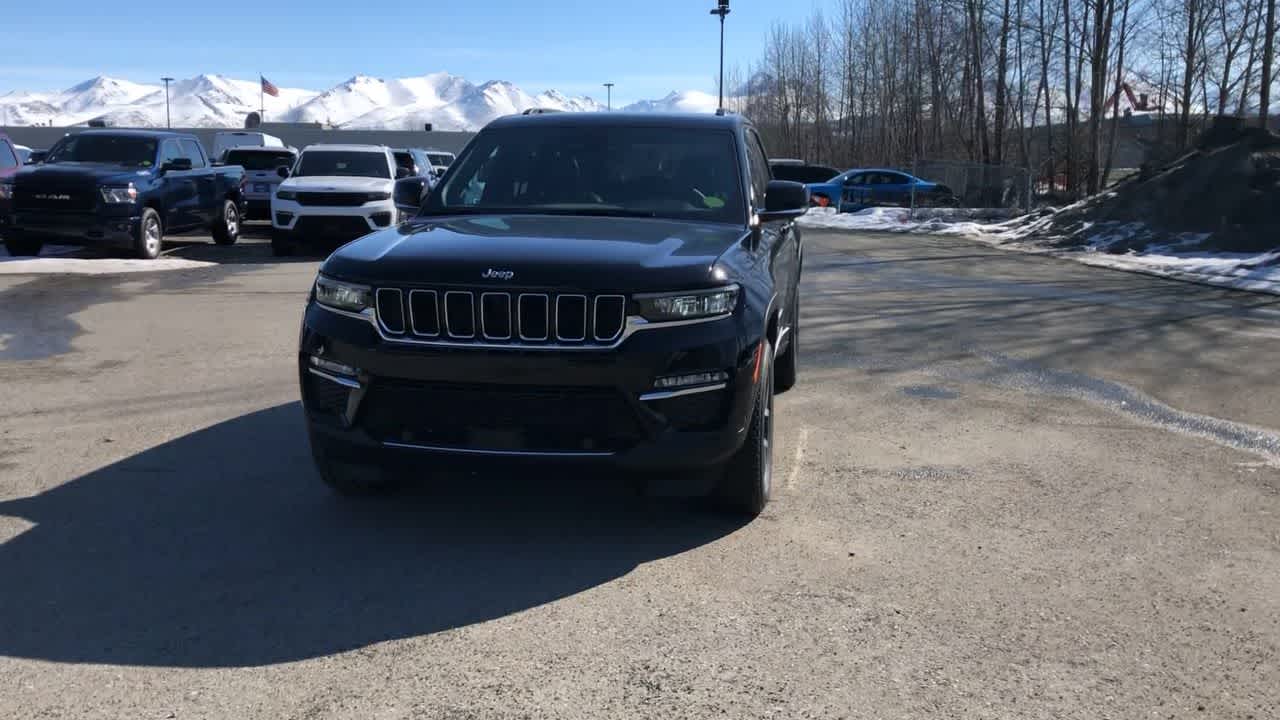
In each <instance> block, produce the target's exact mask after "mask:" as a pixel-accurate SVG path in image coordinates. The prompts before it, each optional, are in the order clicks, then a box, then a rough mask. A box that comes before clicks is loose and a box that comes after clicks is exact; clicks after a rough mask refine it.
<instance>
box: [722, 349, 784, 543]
mask: <svg viewBox="0 0 1280 720" xmlns="http://www.w3.org/2000/svg"><path fill="white" fill-rule="evenodd" d="M759 352H760V353H762V356H761V357H760V360H759V362H760V363H761V368H760V384H759V388H758V390H757V392H756V404H755V408H754V409H753V410H752V413H751V426H750V427H749V428H748V429H747V439H746V442H744V443H743V444H742V447H741V448H739V449H738V452H736V453H734V454H733V457H731V458H729V462H727V463H726V464H725V467H724V476H723V477H722V478H721V479H720V484H719V486H718V487H717V488H716V493H715V500H716V504H717V505H718V506H719V507H720V508H721V509H723V510H725V511H728V512H731V513H734V514H737V515H745V516H747V517H755V516H756V515H759V514H760V513H761V511H763V510H764V507H765V505H768V504H769V496H770V494H771V493H772V491H773V345H772V344H771V343H769V342H767V341H766V342H765V343H764V344H763V345H762V346H761V347H760V350H759Z"/></svg>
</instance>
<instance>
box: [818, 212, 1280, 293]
mask: <svg viewBox="0 0 1280 720" xmlns="http://www.w3.org/2000/svg"><path fill="white" fill-rule="evenodd" d="M1077 205H1079V203H1077ZM1053 218H1054V215H1053V214H1044V215H1041V216H1012V215H1011V214H1010V212H1009V211H1006V210H999V209H990V210H983V209H977V210H973V209H953V208H926V209H919V210H916V211H915V212H914V213H913V212H912V211H910V210H908V209H907V208H867V209H865V210H861V211H859V212H855V213H837V212H835V211H834V210H832V209H830V208H815V209H813V210H810V211H809V212H808V213H807V214H806V215H805V216H804V217H802V218H800V220H799V224H800V225H801V226H803V227H810V228H824V229H836V230H855V231H879V232H900V233H921V234H927V235H942V236H963V237H968V238H972V239H976V240H979V241H981V242H985V243H987V244H989V245H993V246H995V247H1000V248H1004V249H1008V250H1021V251H1026V252H1038V253H1045V254H1050V255H1054V256H1057V257H1064V258H1070V259H1072V260H1076V261H1077V262H1081V263H1084V264H1086V265H1093V266H1096V267H1106V268H1112V269H1116V270H1127V271H1131V272H1141V273H1146V274H1149V275H1158V276H1161V277H1169V278H1176V279H1179V280H1191V281H1195V282H1203V283H1208V284H1212V285H1221V286H1223V287H1230V288H1236V289H1239V290H1252V291H1255V292H1267V293H1275V294H1280V250H1272V251H1267V252H1260V253H1228V252H1211V251H1206V250H1196V249H1193V248H1194V247H1195V246H1197V245H1199V244H1200V243H1202V242H1203V241H1204V240H1205V238H1206V237H1207V235H1206V234H1201V233H1183V234H1181V235H1178V236H1175V237H1173V238H1172V239H1171V240H1169V241H1166V242H1164V243H1162V244H1158V245H1149V246H1147V247H1146V248H1145V249H1144V250H1143V251H1141V252H1135V251H1129V252H1126V253H1112V252H1106V248H1108V247H1110V246H1112V245H1117V244H1120V243H1124V242H1127V241H1130V240H1135V239H1141V238H1144V237H1155V232H1154V231H1153V230H1151V229H1150V228H1148V227H1147V226H1146V225H1145V224H1143V223H1140V222H1128V223H1117V222H1100V223H1096V224H1095V225H1093V226H1088V227H1087V228H1086V231H1092V232H1090V234H1089V235H1088V236H1087V241H1086V242H1085V244H1084V245H1082V246H1080V247H1078V248H1075V249H1061V248H1054V247H1051V246H1049V245H1047V244H1045V243H1043V242H1037V240H1038V239H1040V235H1041V233H1043V232H1044V231H1046V230H1047V229H1048V227H1049V225H1050V224H1051V223H1052V221H1053Z"/></svg>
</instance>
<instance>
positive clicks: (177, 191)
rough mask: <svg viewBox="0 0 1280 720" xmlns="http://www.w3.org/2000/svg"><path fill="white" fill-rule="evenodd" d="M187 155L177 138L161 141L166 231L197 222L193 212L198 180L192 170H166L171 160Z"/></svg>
mask: <svg viewBox="0 0 1280 720" xmlns="http://www.w3.org/2000/svg"><path fill="white" fill-rule="evenodd" d="M185 157H186V155H185V154H183V151H182V146H181V145H179V144H178V140H177V139H176V138H166V139H165V140H164V141H163V142H161V143H160V168H161V171H162V172H163V173H164V174H163V175H162V176H161V178H160V181H161V186H160V187H161V195H162V196H163V201H164V228H165V232H177V231H180V230H185V229H187V228H190V227H194V226H195V225H196V224H197V221H196V220H195V219H194V218H193V216H192V214H191V213H192V206H193V205H194V204H195V202H196V181H195V179H194V178H193V177H192V176H191V173H192V171H190V170H164V167H165V165H167V164H168V163H169V162H170V161H172V160H179V159H181V158H185Z"/></svg>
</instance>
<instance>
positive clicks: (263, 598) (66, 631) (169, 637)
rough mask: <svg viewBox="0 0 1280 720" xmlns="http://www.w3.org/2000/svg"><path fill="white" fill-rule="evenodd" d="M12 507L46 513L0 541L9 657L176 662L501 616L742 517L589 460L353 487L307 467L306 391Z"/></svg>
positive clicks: (278, 657)
mask: <svg viewBox="0 0 1280 720" xmlns="http://www.w3.org/2000/svg"><path fill="white" fill-rule="evenodd" d="M426 469H427V468H426V467H424V471H425V470H426ZM0 515H10V516H17V517H21V518H25V519H26V520H28V521H30V522H31V523H33V524H34V527H31V528H28V529H27V530H26V531H25V532H23V533H21V534H19V535H18V536H16V537H15V538H13V539H11V540H9V541H8V542H6V543H4V544H3V545H0V578H3V579H4V580H3V583H0V654H3V655H8V656H15V657H24V658H37V659H42V660H51V661H56V662H92V663H113V664H127V665H151V666H155V665H164V666H178V667H218V666H249V665H261V664H267V663H280V662H287V661H292V660H300V659H305V658H311V657H316V656H322V655H328V654H330V653H335V652H341V651H344V650H350V649H353V648H359V647H363V646H366V645H369V644H371V643H376V642H379V641H383V640H388V639H394V638H406V637H412V636H417V635H424V634H428V633H435V632H439V631H441V630H448V629H451V628H458V627H462V626H465V625H469V624H472V623H477V622H482V621H485V620H489V619H492V618H499V617H502V616H505V615H508V614H511V613H515V612H519V611H521V610H525V609H528V608H531V607H535V606H537V605H540V604H543V603H547V602H551V601H554V600H558V599H561V598H564V597H567V596H570V595H573V594H575V593H579V592H582V591H584V590H588V589H590V588H592V587H595V586H597V585H600V584H602V583H607V582H609V581H610V580H613V579H615V578H618V577H620V576H623V575H625V574H627V573H628V572H629V571H631V570H632V569H633V568H635V567H636V566H637V565H638V564H640V563H644V562H648V561H651V560H655V559H658V558H662V557H666V556H670V555H674V554H678V553H681V552H684V551H686V550H689V549H691V548H695V547H698V546H700V545H703V544H706V543H709V542H712V541H714V540H716V539H718V538H720V537H723V536H725V535H728V534H729V533H732V532H733V531H734V530H736V529H737V528H738V527H740V523H737V522H734V521H731V520H728V519H725V518H720V517H715V516H710V515H707V514H704V513H699V512H696V511H694V510H692V509H687V508H684V507H682V506H678V505H677V506H672V505H657V504H653V503H650V502H646V501H642V500H640V499H638V498H637V497H636V496H634V495H632V494H631V493H629V492H627V491H626V490H625V488H623V487H622V486H620V485H618V484H613V483H609V482H606V481H604V480H602V479H601V477H599V476H598V475H594V474H589V473H581V472H580V473H573V474H568V475H566V474H565V473H546V472H542V473H537V472H534V471H526V472H523V473H521V472H514V473H511V474H510V475H508V476H505V477H481V476H471V475H463V476H454V477H452V478H449V479H448V481H447V482H440V483H431V484H426V483H424V484H421V485H419V486H415V488H412V489H410V490H408V491H407V492H405V493H402V494H400V495H396V496H394V497H389V498H382V499H373V500H362V501H350V500H342V499H339V498H337V497H336V496H333V495H331V494H330V493H329V492H328V491H327V490H326V489H325V488H324V487H323V486H322V485H321V483H320V481H319V480H318V478H317V477H316V475H315V472H314V470H313V469H312V466H311V461H310V456H309V452H308V449H307V444H306V440H305V430H304V428H303V423H302V417H301V409H300V406H299V405H298V404H297V403H291V404H288V405H281V406H278V407H274V408H271V409H268V410H263V411H260V412H255V413H252V414H249V415H245V416H242V417H239V418H236V419H234V420H229V421H227V422H224V423H221V424H219V425H215V426H213V427H210V428H207V429H205V430H200V431H198V432H195V433H192V434H190V435H187V436H185V437H182V438H178V439H176V440H173V441H171V442H168V443H165V444H163V445H160V446H157V447H155V448H153V449H150V450H147V451H145V452H142V453H139V454H138V455H135V456H133V457H130V458H127V459H125V460H122V461H120V462H117V463H115V464H113V465H110V466H108V467H104V468H102V469H100V470H97V471H95V472H92V473H90V474H88V475H85V476H83V477H80V478H77V479H75V480H72V481H71V482H68V483H65V484H63V485H61V486H59V487H56V488H54V489H51V490H49V491H47V492H45V493H42V494H40V495H38V496H35V497H31V498H24V499H20V500H13V501H9V502H5V503H0Z"/></svg>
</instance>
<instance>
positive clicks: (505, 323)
mask: <svg viewBox="0 0 1280 720" xmlns="http://www.w3.org/2000/svg"><path fill="white" fill-rule="evenodd" d="M490 298H493V299H495V300H500V301H501V302H502V306H501V310H499V309H498V308H497V307H494V308H493V309H492V311H490V308H489V299H490ZM491 328H492V330H493V332H491V331H490V329H491ZM499 329H501V331H499ZM480 334H481V335H483V336H484V339H485V340H510V339H511V293H505V292H486V293H480Z"/></svg>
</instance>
